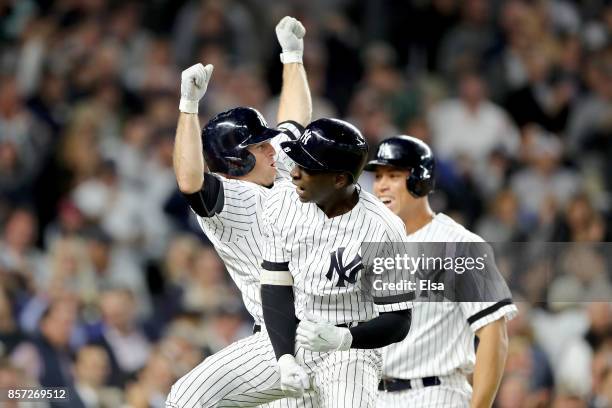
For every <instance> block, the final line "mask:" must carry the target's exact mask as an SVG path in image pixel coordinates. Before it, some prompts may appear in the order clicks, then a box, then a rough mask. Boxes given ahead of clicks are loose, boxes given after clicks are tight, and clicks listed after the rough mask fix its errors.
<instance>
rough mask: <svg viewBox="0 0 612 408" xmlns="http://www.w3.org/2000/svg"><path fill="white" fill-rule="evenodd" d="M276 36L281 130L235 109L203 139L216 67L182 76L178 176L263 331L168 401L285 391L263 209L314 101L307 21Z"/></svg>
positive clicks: (226, 402)
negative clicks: (264, 284) (272, 326)
mask: <svg viewBox="0 0 612 408" xmlns="http://www.w3.org/2000/svg"><path fill="white" fill-rule="evenodd" d="M276 34H277V38H278V41H279V42H280V44H281V46H282V49H283V53H282V54H281V61H282V62H283V64H284V66H283V87H282V91H281V102H280V106H279V111H278V122H279V123H280V124H279V127H278V128H277V129H270V128H268V127H267V125H266V122H265V120H264V119H263V117H262V116H261V115H260V114H259V112H257V111H256V110H255V109H252V108H235V109H232V110H229V111H227V112H223V113H221V114H219V115H217V116H215V117H214V118H212V119H211V120H210V121H209V122H208V123H207V124H206V126H205V127H204V128H203V130H202V136H201V137H200V127H199V123H198V116H197V113H198V104H199V101H200V99H201V98H202V97H203V96H204V93H205V92H206V88H207V86H208V82H209V80H210V77H211V75H212V71H213V67H212V66H211V65H207V66H205V67H204V66H202V64H197V65H194V66H192V67H190V68H189V69H187V70H185V71H183V74H182V81H181V101H180V104H179V109H180V112H181V113H180V116H179V121H178V127H177V132H176V141H175V150H174V167H175V171H176V177H177V181H178V184H179V188H180V190H181V192H182V193H183V194H184V195H185V197H186V198H187V200H188V201H189V203H190V206H191V208H192V210H193V211H194V212H195V214H196V215H197V219H198V222H199V224H200V226H201V228H202V230H203V231H204V232H205V233H206V235H207V236H208V238H209V239H210V240H211V241H212V243H213V245H214V246H215V248H216V250H217V252H218V253H219V255H220V257H221V258H222V259H223V261H224V262H225V265H226V268H227V270H228V272H229V273H230V275H231V277H232V279H233V280H234V282H235V283H236V285H237V286H238V288H239V289H240V291H241V294H242V298H243V300H244V303H245V306H246V308H247V310H248V311H249V313H250V314H251V315H252V316H253V318H254V320H255V326H254V332H255V333H254V334H253V335H252V336H249V337H248V338H246V339H243V340H240V341H238V342H236V343H234V344H232V345H230V346H228V347H226V348H225V349H223V350H221V351H220V352H218V353H216V354H214V355H213V356H210V357H208V358H206V359H205V360H204V361H203V362H202V363H201V364H199V365H198V366H197V367H195V368H194V369H193V370H192V371H190V372H189V373H187V374H186V375H184V376H183V377H181V378H180V379H179V380H178V381H177V382H176V383H175V384H174V385H173V386H172V388H171V391H170V394H169V395H168V397H167V401H166V406H167V407H173V408H176V407H181V408H188V407H198V408H199V407H213V406H214V407H224V406H256V405H260V404H262V403H266V402H268V401H272V400H274V399H278V398H282V397H284V393H283V392H282V390H281V389H280V388H279V387H277V389H276V390H274V384H275V379H276V377H277V372H276V360H275V358H274V354H273V353H272V349H271V346H269V341H268V340H267V336H265V335H264V334H263V333H261V329H262V324H263V313H262V309H261V301H260V296H259V275H260V267H259V263H260V262H261V259H262V252H261V251H262V246H263V237H262V233H261V230H262V225H261V224H262V223H261V220H260V217H261V214H262V212H263V210H262V209H263V202H264V199H265V197H266V195H268V194H269V192H270V189H269V187H270V186H272V184H273V183H274V182H275V178H276V177H283V176H284V177H288V171H289V170H290V168H291V167H292V164H291V161H290V159H288V158H287V156H285V155H284V153H283V152H282V151H281V150H280V149H279V148H276V149H275V148H274V146H278V144H279V143H280V142H281V141H283V140H293V139H295V138H296V137H299V135H300V134H301V131H302V130H303V128H302V126H304V125H306V124H307V123H308V122H309V121H310V116H311V110H312V104H311V98H310V93H309V89H308V84H307V81H306V74H305V71H304V67H303V65H302V53H303V37H304V34H305V29H304V27H303V26H302V24H301V23H300V22H299V21H297V20H296V19H294V18H291V17H285V18H283V19H282V20H281V21H280V22H279V24H278V25H277V27H276ZM202 152H203V154H202ZM206 167H208V170H207V171H206V172H205V170H206ZM266 346H267V347H268V349H269V352H268V353H266V352H265V347H266ZM275 376H276V377H275ZM276 383H278V381H276ZM270 390H271V391H270Z"/></svg>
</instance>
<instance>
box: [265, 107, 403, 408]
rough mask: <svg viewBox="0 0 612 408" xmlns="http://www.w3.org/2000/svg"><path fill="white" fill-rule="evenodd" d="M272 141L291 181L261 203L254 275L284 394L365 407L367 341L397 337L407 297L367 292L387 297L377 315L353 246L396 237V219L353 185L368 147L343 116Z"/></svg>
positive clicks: (370, 369) (369, 378) (373, 365)
mask: <svg viewBox="0 0 612 408" xmlns="http://www.w3.org/2000/svg"><path fill="white" fill-rule="evenodd" d="M281 147H282V149H283V151H284V152H285V153H286V154H287V155H288V156H289V157H290V158H291V159H292V160H293V161H294V162H295V163H296V166H295V167H294V169H293V170H292V172H291V176H292V179H293V184H295V186H293V185H291V184H289V183H287V182H283V183H279V184H278V185H275V186H274V189H273V191H272V193H271V194H270V196H269V197H268V200H267V202H266V208H265V211H264V217H263V218H264V231H265V232H264V233H265V234H266V243H265V249H264V258H263V263H262V267H263V269H264V271H263V272H262V275H261V293H262V303H263V309H264V320H265V323H266V327H267V331H268V334H269V337H270V341H271V343H272V345H273V347H274V352H275V354H276V357H277V358H278V365H279V371H280V381H281V387H282V389H283V390H284V391H285V392H286V393H288V394H289V395H300V394H301V393H302V392H303V391H304V390H305V389H308V388H310V387H312V389H313V390H314V392H315V395H316V398H317V401H318V404H319V405H320V406H323V407H331V406H334V407H373V406H374V404H375V397H376V389H377V385H378V378H379V368H380V354H379V351H378V350H376V349H377V348H379V347H382V346H385V345H388V344H390V343H393V342H397V341H400V340H402V339H403V338H404V337H405V336H406V334H407V333H408V331H409V328H410V307H411V303H410V300H411V299H410V298H407V297H402V296H401V295H400V296H396V297H394V299H393V301H391V300H390V298H381V297H376V299H375V300H376V301H379V302H385V303H387V304H388V305H389V311H388V313H384V314H382V315H380V316H378V313H377V310H376V307H375V304H374V302H373V301H372V297H373V296H376V294H375V293H371V292H370V288H369V287H367V285H366V283H367V282H368V276H367V274H369V273H371V272H370V271H366V270H365V269H364V264H363V263H362V255H363V254H362V246H363V245H364V244H365V243H369V242H372V243H390V242H398V241H402V240H403V237H404V228H403V224H402V223H401V220H400V219H399V218H398V217H396V216H395V215H394V214H393V213H392V212H391V211H389V210H388V209H387V208H385V206H384V205H383V204H382V203H381V202H380V201H379V200H377V199H376V198H375V197H373V196H372V195H371V194H369V193H367V192H365V191H361V190H360V188H359V187H358V186H357V185H356V182H357V179H358V178H359V175H360V173H361V171H362V169H363V166H364V164H365V161H366V160H367V152H368V147H367V144H366V141H365V139H364V138H363V136H362V135H361V133H360V132H359V131H358V130H357V129H356V128H355V127H354V126H352V125H351V124H349V123H347V122H344V121H340V120H336V119H320V120H316V121H314V122H312V123H311V124H309V125H308V126H307V127H306V129H305V131H304V134H303V135H302V136H301V137H300V139H299V140H297V141H288V142H283V143H281ZM381 279H383V280H384V279H385V276H384V275H383V276H381ZM294 293H295V298H294ZM296 318H297V319H299V320H301V323H300V327H299V328H297V325H298V324H297V320H296ZM296 329H297V333H298V337H297V339H298V347H297V349H296V347H295V340H296ZM309 378H311V380H312V383H310V382H309Z"/></svg>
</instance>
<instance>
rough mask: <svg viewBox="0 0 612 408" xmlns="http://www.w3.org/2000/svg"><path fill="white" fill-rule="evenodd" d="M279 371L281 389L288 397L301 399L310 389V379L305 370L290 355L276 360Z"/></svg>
mask: <svg viewBox="0 0 612 408" xmlns="http://www.w3.org/2000/svg"><path fill="white" fill-rule="evenodd" d="M278 366H279V369H280V378H281V389H282V390H283V392H284V393H285V395H286V396H288V397H294V398H297V397H301V396H302V395H303V394H304V391H305V390H307V389H309V388H310V379H309V378H308V374H307V373H306V370H304V368H302V366H300V365H299V364H298V363H297V361H295V357H293V356H292V355H291V354H285V355H282V356H281V358H279V359H278Z"/></svg>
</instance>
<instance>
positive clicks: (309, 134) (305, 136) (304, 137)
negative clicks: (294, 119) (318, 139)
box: [300, 129, 312, 144]
mask: <svg viewBox="0 0 612 408" xmlns="http://www.w3.org/2000/svg"><path fill="white" fill-rule="evenodd" d="M311 137H312V132H311V131H310V129H306V131H305V132H304V134H303V135H302V136H301V137H300V142H302V144H307V143H308V141H309V140H310V138H311Z"/></svg>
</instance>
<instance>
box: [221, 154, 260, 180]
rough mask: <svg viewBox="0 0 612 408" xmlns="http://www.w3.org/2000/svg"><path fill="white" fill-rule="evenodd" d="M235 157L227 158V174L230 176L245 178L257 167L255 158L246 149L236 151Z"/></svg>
mask: <svg viewBox="0 0 612 408" xmlns="http://www.w3.org/2000/svg"><path fill="white" fill-rule="evenodd" d="M234 153H235V155H233V156H225V158H224V159H225V162H226V166H227V171H226V173H227V174H228V175H230V176H244V175H245V174H247V173H248V172H250V171H251V170H253V167H255V156H253V154H252V153H251V152H249V151H248V150H246V149H241V150H234Z"/></svg>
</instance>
